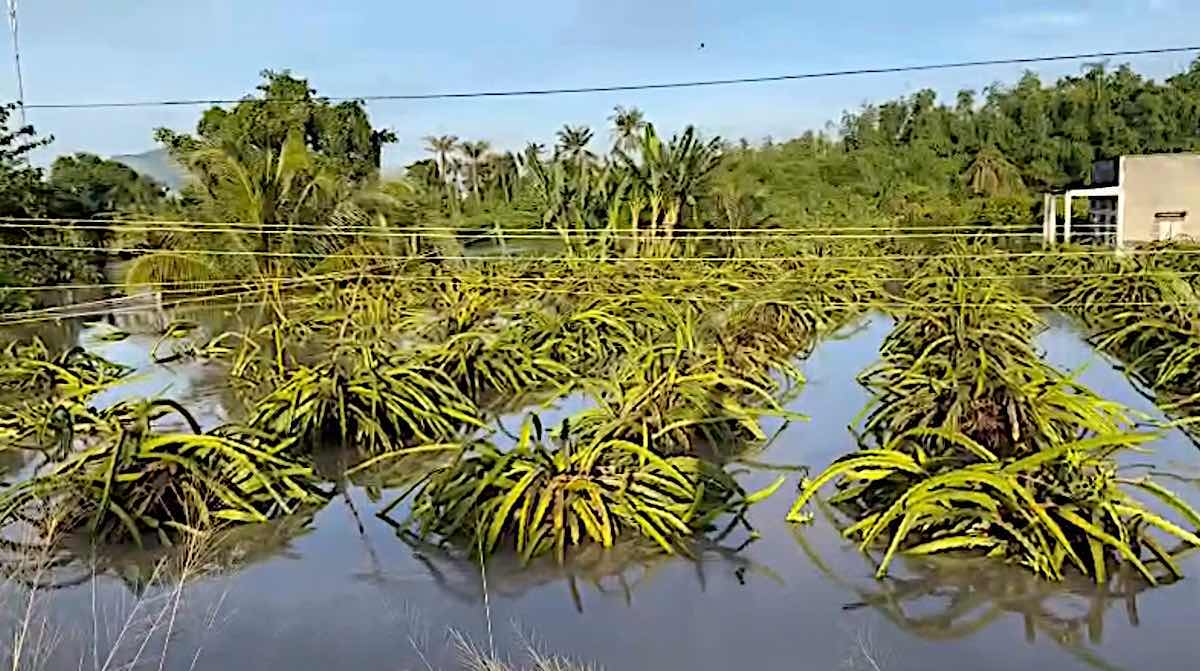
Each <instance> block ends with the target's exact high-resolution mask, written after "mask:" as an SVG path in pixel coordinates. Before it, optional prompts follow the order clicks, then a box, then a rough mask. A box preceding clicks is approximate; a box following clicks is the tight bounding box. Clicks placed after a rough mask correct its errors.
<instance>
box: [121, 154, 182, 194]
mask: <svg viewBox="0 0 1200 671" xmlns="http://www.w3.org/2000/svg"><path fill="white" fill-rule="evenodd" d="M112 160H114V161H117V162H118V163H124V164H125V165H127V166H129V167H130V168H133V169H134V170H136V171H138V172H140V173H142V174H143V175H145V176H147V177H149V178H150V179H153V180H155V181H157V182H159V183H162V184H166V185H167V186H168V187H170V188H171V190H172V191H179V190H180V189H182V188H183V185H184V184H185V183H187V178H188V174H187V171H186V170H184V169H183V166H181V165H179V164H178V163H176V162H175V161H174V159H172V158H171V156H170V155H169V154H168V153H167V150H166V149H151V150H150V151H146V152H142V153H140V154H125V155H123V156H113V157H112Z"/></svg>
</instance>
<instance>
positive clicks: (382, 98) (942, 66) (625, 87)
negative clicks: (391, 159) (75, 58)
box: [26, 46, 1200, 110]
mask: <svg viewBox="0 0 1200 671" xmlns="http://www.w3.org/2000/svg"><path fill="white" fill-rule="evenodd" d="M1196 51H1200V46H1188V47H1163V48H1157V49H1129V50H1123V51H1098V52H1092V53H1077V54H1063V55H1054V56H1033V57H1026V58H996V59H986V60H968V61H953V62H948V63H929V64H924V65H900V66H886V67H870V68H857V69H851V70H828V71H823V72H806V73H801V74H788V75H770V76H759V77H737V78H732V79H706V80H695V81H682V82H661V83H649V84H617V85H608V86H581V87H565V88H545V89H536V88H530V89H514V90H502V91H461V92H449V93H399V94H379V95H363V96H342V97H322V98H320V100H326V101H330V102H352V101H361V102H387V101H401V100H409V101H415V100H459V99H469V98H514V97H525V96H551V95H569V94H580V93H613V92H621V91H653V90H662V89H683V88H703V87H713V86H731V85H740V84H766V83H771V82H785V81H800V80H807V79H828V78H833V77H853V76H862V75H880V74H894V73H901V72H928V71H932V70H955V69H963V68H977V67H988V66H998V65H1031V64H1035V63H1054V62H1063V61H1080V60H1092V59H1104V58H1123V57H1132V56H1152V55H1162V54H1177V53H1188V52H1196ZM240 102H260V103H272V104H294V103H307V102H313V101H312V100H308V99H303V98H292V99H287V98H271V99H265V100H264V99H253V98H207V99H202V98H193V99H166V100H136V101H112V102H67V103H41V104H36V105H32V104H31V105H26V107H28V108H29V109H58V110H65V109H103V108H109V109H117V108H132V107H165V106H198V105H231V104H235V103H240Z"/></svg>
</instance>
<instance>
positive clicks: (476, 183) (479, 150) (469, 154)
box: [458, 140, 492, 201]
mask: <svg viewBox="0 0 1200 671" xmlns="http://www.w3.org/2000/svg"><path fill="white" fill-rule="evenodd" d="M458 148H459V151H461V152H462V154H463V157H464V158H465V159H466V163H465V167H466V168H467V177H468V179H469V180H470V181H471V191H472V192H473V193H474V194H475V200H476V201H478V200H479V187H480V167H481V164H482V163H483V159H484V157H485V156H487V153H488V150H489V149H491V148H492V145H491V143H490V142H488V141H487V140H479V141H477V142H467V141H463V142H461V143H459V145H458Z"/></svg>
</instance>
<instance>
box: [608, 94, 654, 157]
mask: <svg viewBox="0 0 1200 671" xmlns="http://www.w3.org/2000/svg"><path fill="white" fill-rule="evenodd" d="M608 120H609V121H611V122H612V124H613V149H614V150H623V151H636V150H637V148H638V144H639V137H640V136H641V134H642V130H643V129H645V127H646V118H645V115H644V114H642V111H641V110H640V109H638V108H636V107H630V108H628V109H626V108H624V107H621V106H620V105H617V106H616V107H614V108H613V114H612V116H610V117H608Z"/></svg>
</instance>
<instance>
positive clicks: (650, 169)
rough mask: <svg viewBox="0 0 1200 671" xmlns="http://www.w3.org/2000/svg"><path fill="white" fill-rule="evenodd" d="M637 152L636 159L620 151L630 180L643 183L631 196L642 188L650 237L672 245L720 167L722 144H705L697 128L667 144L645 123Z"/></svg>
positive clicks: (718, 142)
mask: <svg viewBox="0 0 1200 671" xmlns="http://www.w3.org/2000/svg"><path fill="white" fill-rule="evenodd" d="M637 153H638V157H637V160H635V158H634V157H632V156H630V155H629V154H628V153H626V152H624V151H619V152H617V157H618V159H619V160H620V161H621V162H622V163H623V164H624V166H625V170H626V171H627V172H628V174H629V175H630V178H631V179H633V180H635V181H638V182H640V183H641V184H640V185H639V186H638V187H637V188H636V189H631V193H638V190H639V189H640V190H641V192H643V193H644V194H645V206H647V207H649V213H650V222H649V229H648V230H647V231H646V233H647V235H648V237H649V238H657V237H661V238H662V239H663V240H664V241H665V242H666V243H668V245H669V244H670V242H671V241H672V240H673V239H674V235H675V228H676V226H677V225H678V224H679V223H680V222H681V221H684V220H686V219H687V217H688V215H689V213H690V211H691V210H692V209H693V208H694V207H695V205H696V203H697V201H698V199H699V197H700V195H701V194H703V193H704V192H705V190H706V188H707V183H708V179H709V177H710V176H711V175H712V173H713V171H714V170H716V168H717V166H718V165H719V164H720V161H721V142H720V140H719V139H712V140H709V141H707V142H705V141H703V140H701V139H700V137H699V134H698V133H697V132H696V129H695V128H694V127H692V126H688V127H687V128H686V129H685V130H684V132H683V133H682V134H681V135H677V136H675V137H673V138H671V141H670V142H668V143H664V142H663V141H662V139H661V138H659V136H658V133H657V132H656V131H655V129H654V124H646V127H645V128H644V129H643V131H642V134H641V137H640V139H639V147H638V152H637Z"/></svg>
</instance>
